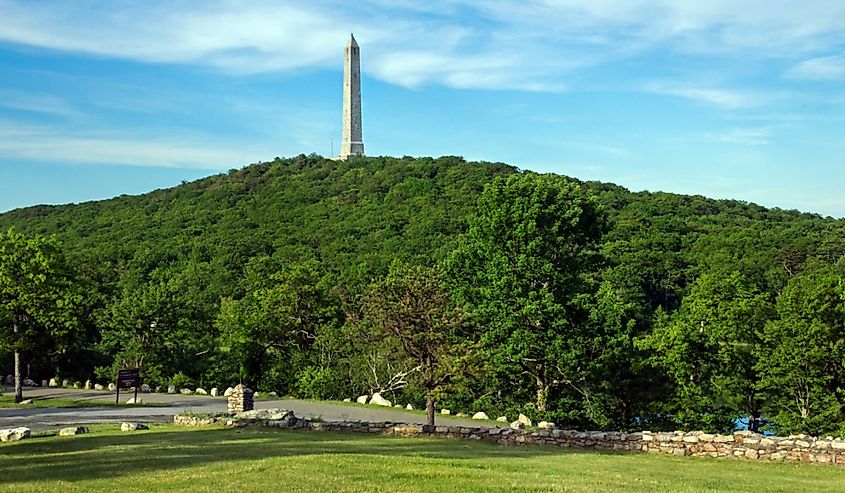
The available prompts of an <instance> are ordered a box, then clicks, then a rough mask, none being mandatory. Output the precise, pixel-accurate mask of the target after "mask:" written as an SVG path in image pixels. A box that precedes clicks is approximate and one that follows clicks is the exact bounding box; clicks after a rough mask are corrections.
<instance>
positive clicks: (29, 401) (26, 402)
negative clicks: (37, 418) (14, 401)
mask: <svg viewBox="0 0 845 493" xmlns="http://www.w3.org/2000/svg"><path fill="white" fill-rule="evenodd" d="M26 404H32V399H24V400H22V401H20V402H18V405H19V406H21V405H26Z"/></svg>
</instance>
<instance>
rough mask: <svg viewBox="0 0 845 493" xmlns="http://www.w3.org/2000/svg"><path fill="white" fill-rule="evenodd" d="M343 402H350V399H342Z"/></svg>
mask: <svg viewBox="0 0 845 493" xmlns="http://www.w3.org/2000/svg"><path fill="white" fill-rule="evenodd" d="M343 402H352V399H350V398H349V397H347V398H346V399H343Z"/></svg>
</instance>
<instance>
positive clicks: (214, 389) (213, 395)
mask: <svg viewBox="0 0 845 493" xmlns="http://www.w3.org/2000/svg"><path fill="white" fill-rule="evenodd" d="M209 394H211V397H217V396H218V395H220V392H219V391H218V390H217V387H211V391H210V392H209Z"/></svg>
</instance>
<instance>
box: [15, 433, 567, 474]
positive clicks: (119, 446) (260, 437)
mask: <svg viewBox="0 0 845 493" xmlns="http://www.w3.org/2000/svg"><path fill="white" fill-rule="evenodd" d="M561 453H567V451H566V450H562V449H557V448H551V447H539V446H533V447H499V446H496V445H492V444H488V443H479V442H468V441H463V440H451V439H445V438H417V439H407V438H399V437H386V436H380V435H366V434H357V433H355V434H353V433H330V432H303V431H282V430H267V429H260V428H245V429H244V428H241V429H206V430H201V431H197V430H191V431H161V432H159V431H155V430H152V431H148V432H146V431H145V432H135V433H132V434H129V433H127V434H120V435H111V434H110V435H97V434H96V433H95V434H91V435H87V436H86V435H83V436H77V437H72V438H39V439H34V440H31V441H25V442H19V443H16V444H10V445H6V446H2V447H0V464H3V472H2V474H0V484H3V483H6V484H8V483H25V482H29V481H36V480H37V481H75V480H82V479H97V478H109V477H116V476H121V475H137V474H142V473H144V472H149V471H162V470H168V469H181V468H191V467H193V466H200V465H207V464H213V463H224V464H225V463H231V462H235V461H245V460H246V461H249V460H260V459H265V458H268V457H296V456H300V457H302V456H311V455H340V454H342V455H349V454H361V455H389V456H393V457H401V456H407V457H425V458H442V459H477V458H481V457H486V458H493V457H507V458H513V459H517V458H520V457H530V456H537V455H559V454H561Z"/></svg>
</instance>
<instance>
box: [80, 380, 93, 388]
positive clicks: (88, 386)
mask: <svg viewBox="0 0 845 493" xmlns="http://www.w3.org/2000/svg"><path fill="white" fill-rule="evenodd" d="M92 388H94V387H93V385H92V384H91V380H86V381H85V386H84V387H82V389H83V390H91V389H92Z"/></svg>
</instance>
